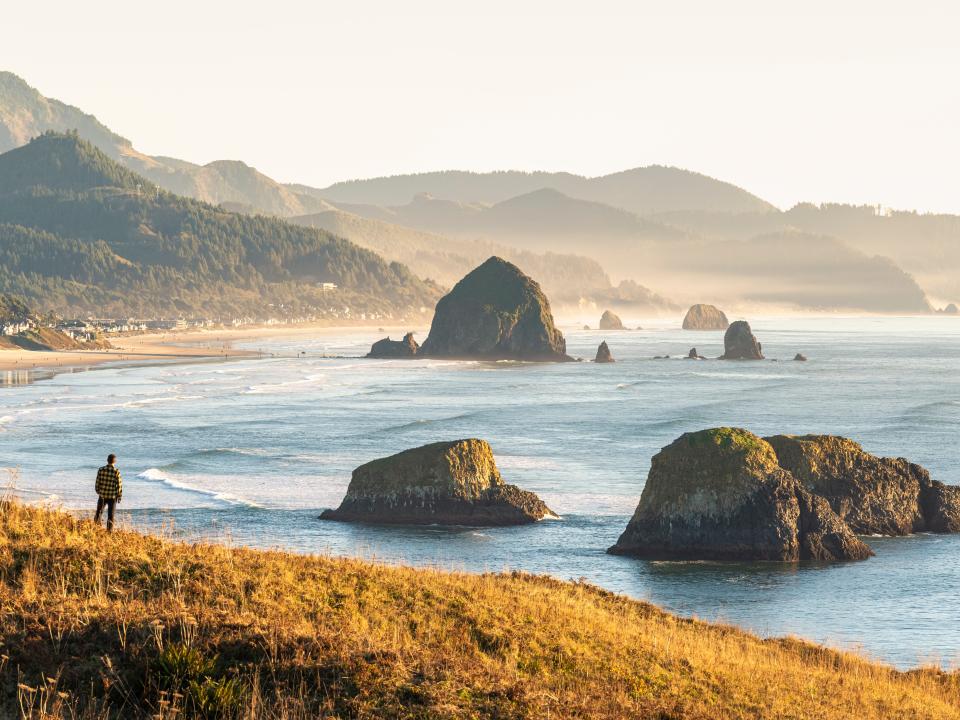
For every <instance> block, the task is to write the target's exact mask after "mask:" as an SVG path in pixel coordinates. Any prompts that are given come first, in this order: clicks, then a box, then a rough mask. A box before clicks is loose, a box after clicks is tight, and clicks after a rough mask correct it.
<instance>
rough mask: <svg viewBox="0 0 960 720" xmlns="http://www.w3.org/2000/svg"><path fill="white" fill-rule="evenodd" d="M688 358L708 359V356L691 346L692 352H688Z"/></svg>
mask: <svg viewBox="0 0 960 720" xmlns="http://www.w3.org/2000/svg"><path fill="white" fill-rule="evenodd" d="M686 359H687V360H706V358H705V357H704V356H703V355H701V354H700V353H698V352H697V349H696V348H690V352H688V353H687V357H686Z"/></svg>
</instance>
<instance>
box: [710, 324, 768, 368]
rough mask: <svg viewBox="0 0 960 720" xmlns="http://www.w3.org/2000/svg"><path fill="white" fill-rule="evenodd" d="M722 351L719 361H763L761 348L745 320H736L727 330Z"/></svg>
mask: <svg viewBox="0 0 960 720" xmlns="http://www.w3.org/2000/svg"><path fill="white" fill-rule="evenodd" d="M723 350H724V352H723V355H722V356H721V358H720V359H721V360H763V353H762V352H761V350H762V347H761V345H760V343H759V342H757V338H755V337H754V336H753V331H752V330H750V323H748V322H747V321H746V320H737V321H735V322H733V323H731V325H730V327H728V328H727V332H726V333H724V336H723Z"/></svg>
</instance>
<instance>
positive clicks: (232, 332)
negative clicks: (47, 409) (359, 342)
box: [0, 325, 406, 374]
mask: <svg viewBox="0 0 960 720" xmlns="http://www.w3.org/2000/svg"><path fill="white" fill-rule="evenodd" d="M381 328H382V329H381ZM405 328H406V326H376V327H374V326H365V325H346V326H344V325H279V326H276V325H274V326H259V327H249V328H223V329H216V330H207V329H202V330H197V329H191V330H181V331H174V332H164V333H139V334H136V335H124V336H121V337H116V338H112V339H110V344H111V345H113V347H112V348H111V349H108V350H22V349H16V350H13V349H3V350H0V372H7V373H9V372H30V373H33V372H36V373H40V374H45V373H52V374H56V373H57V372H65V371H68V370H70V369H72V368H83V369H87V370H91V369H95V368H98V367H103V366H115V365H116V364H118V363H138V364H139V363H141V362H157V361H170V362H184V361H189V360H227V359H231V358H240V357H258V355H259V353H258V352H257V351H256V350H241V349H237V348H235V347H233V344H234V343H237V342H243V341H247V340H256V339H259V338H279V337H290V338H295V337H304V336H310V337H323V336H326V335H344V334H349V333H363V332H369V333H371V335H376V334H378V333H386V334H390V333H394V334H395V333H398V332H406V329H405Z"/></svg>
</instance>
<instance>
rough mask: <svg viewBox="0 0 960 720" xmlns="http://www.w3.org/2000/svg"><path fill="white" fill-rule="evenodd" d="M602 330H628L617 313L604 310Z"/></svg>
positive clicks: (601, 319) (601, 317)
mask: <svg viewBox="0 0 960 720" xmlns="http://www.w3.org/2000/svg"><path fill="white" fill-rule="evenodd" d="M600 329H601V330H626V328H625V327H624V326H623V321H622V320H621V319H620V316H619V315H617V314H616V313H613V312H610V311H609V310H604V311H603V315H601V316H600Z"/></svg>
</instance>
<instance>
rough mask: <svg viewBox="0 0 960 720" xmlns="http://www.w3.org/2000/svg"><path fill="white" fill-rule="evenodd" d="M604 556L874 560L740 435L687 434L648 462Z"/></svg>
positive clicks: (772, 456)
mask: <svg viewBox="0 0 960 720" xmlns="http://www.w3.org/2000/svg"><path fill="white" fill-rule="evenodd" d="M609 552H611V553H614V554H620V555H634V556H637V557H642V558H648V559H702V560H780V561H797V560H859V559H862V558H866V557H869V556H870V555H872V554H873V553H872V552H871V550H870V548H868V547H867V546H866V545H864V544H863V543H862V542H861V541H860V540H859V539H858V538H857V537H856V535H854V534H853V532H852V531H851V530H850V528H849V527H848V526H847V525H846V524H845V523H844V522H843V521H842V520H841V519H840V518H839V517H838V516H837V515H836V513H834V511H833V510H832V509H831V508H830V505H829V504H828V503H827V501H826V500H824V499H823V498H820V497H819V496H817V495H814V494H812V493H810V492H809V491H808V490H806V488H804V486H803V485H802V484H801V483H800V482H799V481H798V480H797V479H796V478H794V477H793V475H791V474H790V473H789V472H788V471H786V470H784V469H783V468H782V467H780V465H779V463H778V462H777V456H776V453H775V452H774V450H773V447H772V446H771V445H770V444H769V443H767V442H766V441H765V440H761V439H760V438H758V437H757V436H756V435H753V434H752V433H750V432H747V431H746V430H740V429H738V428H715V429H712V430H702V431H700V432H694V433H686V434H685V435H682V436H681V437H680V438H679V439H677V440H675V441H674V442H673V443H671V444H670V445H669V446H667V447H666V448H664V449H663V450H661V451H660V452H659V453H658V454H657V455H655V456H654V458H653V463H652V466H651V469H650V474H649V477H648V478H647V483H646V485H645V486H644V489H643V493H642V494H641V496H640V503H639V505H638V506H637V510H636V512H635V513H634V515H633V518H632V519H631V520H630V523H629V524H628V525H627V528H626V530H624V532H623V534H622V535H621V536H620V538H619V540H617V543H616V545H614V546H613V547H612V548H610V550H609Z"/></svg>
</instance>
